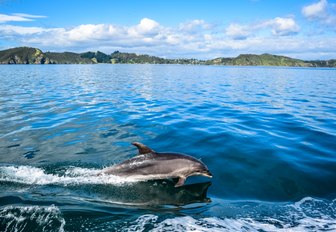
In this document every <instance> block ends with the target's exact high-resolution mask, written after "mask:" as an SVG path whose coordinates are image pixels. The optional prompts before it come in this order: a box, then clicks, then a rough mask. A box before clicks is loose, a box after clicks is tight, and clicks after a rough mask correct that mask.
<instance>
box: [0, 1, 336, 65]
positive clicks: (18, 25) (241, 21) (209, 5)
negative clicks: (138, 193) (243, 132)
mask: <svg viewBox="0 0 336 232" xmlns="http://www.w3.org/2000/svg"><path fill="white" fill-rule="evenodd" d="M335 35H336V0H334V1H332V0H295V1H294V0H281V1H279V0H235V1H233V0H232V1H227V0H193V1H192V0H184V1H182V0H180V1H176V0H170V1H169V0H156V1H154V0H142V1H139V0H138V1H131V0H123V1H121V0H120V1H108V0H105V1H103V0H95V1H88V0H87V1H85V0H82V1H75V0H67V1H66V0H58V1H45V0H44V1H40V0H35V1H28V0H0V49H6V48H10V47H17V46H32V47H38V48H41V49H42V50H44V51H47V50H48V51H74V52H83V51H88V50H90V51H96V50H100V51H103V52H106V53H111V52H113V51H115V50H119V51H123V52H136V53H147V54H151V55H157V56H161V57H195V58H201V59H208V58H215V57H220V56H224V57H229V56H236V55H238V54H241V53H255V54H262V53H272V54H278V55H287V56H291V57H296V58H302V59H329V58H336V36H335Z"/></svg>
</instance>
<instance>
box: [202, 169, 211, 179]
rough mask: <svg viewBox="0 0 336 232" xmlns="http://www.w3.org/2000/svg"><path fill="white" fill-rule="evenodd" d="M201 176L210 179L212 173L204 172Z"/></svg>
mask: <svg viewBox="0 0 336 232" xmlns="http://www.w3.org/2000/svg"><path fill="white" fill-rule="evenodd" d="M203 176H206V177H209V178H212V173H211V172H210V171H209V170H206V171H204V172H203Z"/></svg>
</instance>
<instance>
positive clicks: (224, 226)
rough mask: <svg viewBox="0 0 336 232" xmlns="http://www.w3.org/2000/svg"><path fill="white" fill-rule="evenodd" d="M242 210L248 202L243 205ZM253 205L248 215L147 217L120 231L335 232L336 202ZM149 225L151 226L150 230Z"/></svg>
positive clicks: (318, 201) (310, 200)
mask: <svg viewBox="0 0 336 232" xmlns="http://www.w3.org/2000/svg"><path fill="white" fill-rule="evenodd" d="M241 204H242V205H240V207H241V208H243V207H245V206H246V202H245V203H243V202H241ZM260 204H261V205H254V206H253V207H252V208H251V209H250V210H249V211H248V212H245V213H243V212H241V214H238V215H236V216H234V217H221V216H217V217H202V218H200V217H198V218H197V217H192V216H181V217H172V218H163V219H162V218H161V217H160V216H157V215H154V214H146V215H142V216H140V217H138V218H137V219H136V220H134V221H132V222H130V223H129V224H128V225H127V227H122V228H120V231H144V230H146V231H147V230H148V231H152V232H156V231H202V232H207V231H211V232H223V231H255V232H257V231H298V232H299V231H305V232H306V231H314V232H315V231H336V207H335V206H336V200H333V201H328V200H319V199H315V198H312V197H306V198H303V199H302V200H300V201H298V202H295V203H287V204H278V203H271V206H270V208H268V207H269V206H267V210H266V211H265V209H266V208H263V209H261V208H262V207H263V206H262V205H263V204H264V203H262V202H260ZM148 225H151V228H150V229H148V228H149V226H148Z"/></svg>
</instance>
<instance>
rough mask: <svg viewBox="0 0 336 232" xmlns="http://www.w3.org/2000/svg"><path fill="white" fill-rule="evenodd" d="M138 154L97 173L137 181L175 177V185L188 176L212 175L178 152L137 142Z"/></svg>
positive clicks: (193, 159)
mask: <svg viewBox="0 0 336 232" xmlns="http://www.w3.org/2000/svg"><path fill="white" fill-rule="evenodd" d="M132 145H134V146H136V147H137V148H138V155H137V156H135V157H133V158H130V159H128V160H125V161H124V162H122V163H120V164H116V165H113V166H111V167H107V168H105V169H103V170H102V171H101V173H99V174H107V175H115V176H120V177H126V178H132V179H135V180H139V181H147V180H160V179H175V178H177V179H178V181H177V183H176V184H175V187H180V186H182V185H183V184H184V182H185V180H186V179H187V177H189V176H197V175H200V176H206V177H210V178H211V177H212V174H211V173H210V171H209V169H208V167H207V166H206V165H205V164H204V163H203V162H202V161H200V160H198V159H195V158H194V157H191V156H189V155H185V154H179V153H158V152H155V151H154V150H152V149H151V148H149V147H147V146H145V145H144V144H142V143H139V142H133V143H132Z"/></svg>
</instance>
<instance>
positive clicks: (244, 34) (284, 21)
mask: <svg viewBox="0 0 336 232" xmlns="http://www.w3.org/2000/svg"><path fill="white" fill-rule="evenodd" d="M299 30H300V27H299V26H298V25H297V23H296V22H295V20H294V19H293V18H289V17H287V18H282V17H276V18H274V19H270V20H265V21H261V22H258V23H251V24H246V25H241V24H237V23H231V24H230V25H229V26H228V27H227V28H226V29H225V34H226V35H227V36H228V37H230V38H232V39H236V40H244V39H246V38H248V37H251V36H256V34H258V33H259V32H265V31H266V32H267V31H269V32H272V34H273V35H275V36H288V35H293V34H297V33H298V32H299Z"/></svg>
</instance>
